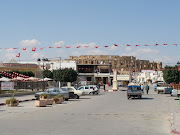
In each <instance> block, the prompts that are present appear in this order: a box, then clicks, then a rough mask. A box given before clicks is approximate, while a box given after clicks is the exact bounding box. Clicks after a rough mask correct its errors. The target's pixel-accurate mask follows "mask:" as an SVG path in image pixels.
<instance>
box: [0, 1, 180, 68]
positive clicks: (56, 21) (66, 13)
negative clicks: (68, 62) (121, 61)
mask: <svg viewBox="0 0 180 135" xmlns="http://www.w3.org/2000/svg"><path fill="white" fill-rule="evenodd" d="M179 5H180V1H179V0H51V1H50V0H30V1H25V0H16V1H12V0H6V1H3V0H1V1H0V37H1V38H0V48H1V49H0V61H1V62H5V61H9V60H10V59H12V58H13V59H15V60H20V61H36V60H37V59H38V58H41V59H42V58H43V57H44V58H48V59H54V58H57V57H62V58H63V59H65V58H68V57H69V56H80V55H119V56H135V57H137V59H141V60H144V59H145V60H149V61H151V62H152V61H156V62H163V65H175V64H176V63H177V61H180V53H179V52H180V51H179V50H180V32H179V31H180V26H179V25H180V8H179ZM156 43H157V44H158V46H155V44H156ZM114 44H117V45H118V47H115V46H114ZM127 44H130V45H131V46H127ZM145 44H147V45H149V46H144V45H145ZM163 44H167V45H163ZM173 44H178V45H177V46H176V45H173ZM135 45H140V46H135ZM50 46H52V47H54V48H49V47H50ZM57 46H61V47H62V48H55V47H57ZM67 46H70V47H71V48H66V47H67ZM77 46H81V48H76V47H77ZM84 46H89V47H88V48H85V47H84ZM95 46H99V47H98V48H95ZM104 46H109V47H107V48H105V47H104ZM33 47H36V51H34V52H33V51H31V49H32V48H33ZM41 47H45V48H44V49H42V50H40V48H41ZM5 48H10V49H5ZM13 48H18V49H13ZM22 48H27V50H26V51H24V50H22ZM18 53H20V57H16V55H17V54H18Z"/></svg>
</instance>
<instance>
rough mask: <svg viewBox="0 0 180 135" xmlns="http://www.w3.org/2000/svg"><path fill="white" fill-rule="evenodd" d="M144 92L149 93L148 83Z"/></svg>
mask: <svg viewBox="0 0 180 135" xmlns="http://www.w3.org/2000/svg"><path fill="white" fill-rule="evenodd" d="M146 92H147V94H148V93H149V85H148V84H147V85H146Z"/></svg>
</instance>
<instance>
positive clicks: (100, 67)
mask: <svg viewBox="0 0 180 135" xmlns="http://www.w3.org/2000/svg"><path fill="white" fill-rule="evenodd" d="M69 60H74V61H76V64H77V71H78V74H79V77H80V80H84V81H90V82H96V83H98V82H101V84H112V79H113V77H112V69H117V71H118V76H117V79H118V81H119V84H120V85H127V84H128V82H129V81H130V80H131V74H132V73H134V72H140V71H141V70H155V71H156V70H160V69H161V68H162V63H161V62H160V63H156V62H154V61H153V62H149V61H148V60H139V59H136V57H133V56H118V55H81V56H79V57H77V56H70V57H69Z"/></svg>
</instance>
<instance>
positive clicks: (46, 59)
mask: <svg viewBox="0 0 180 135" xmlns="http://www.w3.org/2000/svg"><path fill="white" fill-rule="evenodd" d="M41 61H42V62H43V71H44V62H47V61H49V60H48V58H44V57H43V58H42V60H41V59H40V58H38V59H37V62H38V63H40V62H41ZM44 88H45V83H44V74H43V87H42V89H43V91H44Z"/></svg>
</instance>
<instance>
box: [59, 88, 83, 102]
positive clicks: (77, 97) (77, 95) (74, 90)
mask: <svg viewBox="0 0 180 135" xmlns="http://www.w3.org/2000/svg"><path fill="white" fill-rule="evenodd" d="M61 89H64V90H65V89H66V90H69V92H73V93H74V96H73V97H72V98H76V99H79V97H80V96H82V95H84V92H82V91H80V90H76V89H75V88H74V87H68V86H66V87H61ZM70 98H71V97H70Z"/></svg>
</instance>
